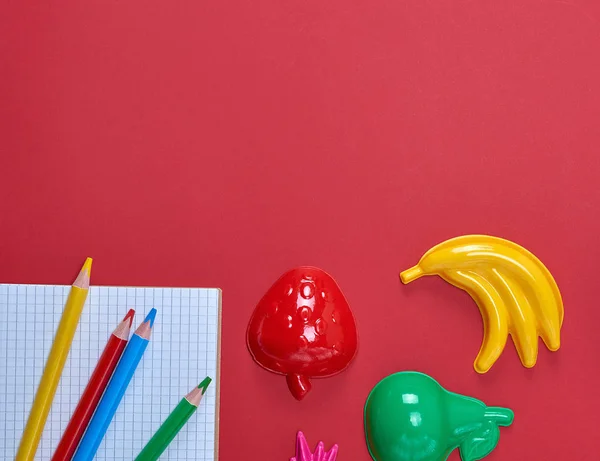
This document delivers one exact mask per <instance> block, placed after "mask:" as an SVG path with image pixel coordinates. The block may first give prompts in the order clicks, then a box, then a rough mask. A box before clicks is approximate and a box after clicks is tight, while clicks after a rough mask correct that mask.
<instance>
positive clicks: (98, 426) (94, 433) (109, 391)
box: [73, 309, 156, 461]
mask: <svg viewBox="0 0 600 461" xmlns="http://www.w3.org/2000/svg"><path fill="white" fill-rule="evenodd" d="M155 317H156V309H152V310H151V311H150V313H149V314H148V315H147V316H146V318H145V319H144V322H143V323H142V324H141V325H140V326H139V327H138V328H137V330H135V333H134V334H133V336H132V337H131V339H130V340H129V343H128V344H127V347H126V348H125V351H124V352H123V355H122V357H121V360H120V361H119V364H118V365H117V368H116V369H115V372H114V373H113V376H112V378H111V379H110V382H109V383H108V386H106V390H105V391H104V395H103V396H102V399H101V400H100V403H98V407H97V408H96V412H95V413H94V416H93V417H92V420H91V421H90V424H89V426H88V428H87V430H86V431H85V434H84V436H83V438H82V439H81V442H80V443H79V447H78V448H77V452H75V456H74V457H73V461H91V460H92V459H93V458H94V456H95V455H96V451H98V447H99V446H100V442H102V439H103V437H104V434H106V430H107V429H108V426H109V425H110V422H111V421H112V419H113V416H114V415H115V412H116V411H117V408H118V407H119V403H121V399H122V398H123V394H125V391H126V390H127V386H128V385H129V381H131V378H132V376H133V373H134V372H135V369H136V368H137V366H138V364H139V363H140V360H141V359H142V355H144V351H145V350H146V346H148V342H149V340H150V333H151V332H152V326H153V325H154V318H155Z"/></svg>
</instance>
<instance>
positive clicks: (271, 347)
mask: <svg viewBox="0 0 600 461" xmlns="http://www.w3.org/2000/svg"><path fill="white" fill-rule="evenodd" d="M247 343H248V349H249V350H250V353H251V354H252V357H253V358H254V360H255V361H256V362H257V363H258V364H259V365H260V366H262V367H263V368H265V369H267V370H269V371H272V372H275V373H280V374H283V375H285V376H286V378H287V384H288V387H289V389H290V391H291V392H292V395H293V396H294V397H295V398H296V399H298V400H301V399H302V398H304V396H305V395H306V394H307V393H308V392H309V391H310V389H311V383H310V379H309V378H310V377H319V378H323V377H327V376H332V375H334V374H337V373H339V372H340V371H342V370H344V369H345V368H346V367H347V366H348V364H349V363H350V361H351V360H352V359H353V358H354V356H355V354H356V350H357V347H358V335H357V332H356V322H355V321H354V316H353V315H352V311H351V310H350V306H349V305H348V302H347V301H346V298H345V297H344V295H343V294H342V291H341V290H340V288H339V287H338V285H337V283H335V281H334V280H333V278H331V276H330V275H329V274H327V273H326V272H324V271H322V270H321V269H317V268H316V267H298V268H296V269H293V270H291V271H289V272H286V273H285V274H283V275H282V276H281V277H280V278H279V280H277V281H276V282H275V284H274V285H273V286H272V287H271V288H270V289H269V291H268V292H267V293H266V294H265V295H264V296H263V298H262V299H261V300H260V302H259V303H258V305H257V306H256V309H255V310H254V313H253V314H252V318H251V319H250V323H249V325H248V331H247Z"/></svg>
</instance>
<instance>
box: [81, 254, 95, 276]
mask: <svg viewBox="0 0 600 461" xmlns="http://www.w3.org/2000/svg"><path fill="white" fill-rule="evenodd" d="M92 262H93V259H92V258H86V259H85V262H84V263H83V267H82V268H81V272H85V273H86V274H87V275H88V277H89V276H90V275H91V274H92Z"/></svg>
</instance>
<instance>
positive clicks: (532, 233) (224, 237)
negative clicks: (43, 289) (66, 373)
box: [0, 0, 600, 461]
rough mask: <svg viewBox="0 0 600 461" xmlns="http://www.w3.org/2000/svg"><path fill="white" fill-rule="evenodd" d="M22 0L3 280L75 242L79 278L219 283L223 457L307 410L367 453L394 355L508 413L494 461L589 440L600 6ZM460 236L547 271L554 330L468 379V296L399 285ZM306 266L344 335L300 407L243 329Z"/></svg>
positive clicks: (279, 431) (67, 252) (282, 447)
mask: <svg viewBox="0 0 600 461" xmlns="http://www.w3.org/2000/svg"><path fill="white" fill-rule="evenodd" d="M31 3H32V2H3V5H2V7H1V13H0V63H1V70H0V82H1V84H0V149H1V173H0V233H1V235H0V280H2V281H9V282H31V283H70V282H71V281H72V279H73V277H74V276H75V274H76V272H77V269H78V268H79V266H80V265H81V263H82V262H83V259H84V257H85V256H87V255H90V256H93V257H94V258H95V263H94V269H93V282H94V283H95V284H123V285H138V284H139V285H176V286H181V285H183V286H219V287H222V288H223V290H224V298H223V345H222V384H221V390H222V394H221V397H222V400H221V444H220V451H221V460H222V461H234V460H239V459H244V460H252V461H254V460H257V461H258V460H274V461H283V460H286V459H288V458H289V457H290V456H291V455H292V454H293V447H294V436H295V432H296V430H298V429H302V430H304V431H305V432H306V434H307V437H308V438H309V439H310V441H311V443H316V442H317V441H318V440H319V439H324V440H325V441H326V443H327V444H328V445H330V444H331V443H334V442H337V443H339V444H340V456H339V458H340V461H348V460H353V461H354V460H359V461H361V460H367V459H368V454H367V450H366V447H365V443H364V438H363V429H362V407H363V402H364V400H365V398H366V396H367V394H368V392H369V390H370V389H371V387H372V386H373V385H374V384H375V383H376V382H377V381H378V380H380V379H381V378H383V377H384V376H385V375H387V374H389V373H392V372H395V371H399V370H406V369H417V370H421V371H423V372H426V373H429V374H431V375H433V376H434V377H435V378H437V379H438V380H439V381H440V382H441V383H442V384H443V385H444V386H445V387H446V388H448V389H450V390H454V391H457V392H460V393H466V394H470V395H473V396H476V397H479V398H481V399H482V400H484V401H486V402H487V403H489V404H492V405H506V406H510V407H512V408H513V409H514V410H515V413H516V419H515V423H514V425H513V426H512V427H511V428H508V429H502V436H501V441H500V445H499V447H498V449H497V450H496V451H495V452H494V453H493V454H492V455H491V456H490V457H489V458H488V459H490V461H491V460H509V459H510V460H542V459H543V460H546V461H562V460H565V459H569V460H578V461H581V460H596V459H598V457H599V456H600V454H599V452H600V438H598V425H597V415H598V413H599V412H600V393H599V392H598V389H599V388H600V371H599V368H598V360H599V353H600V346H599V341H598V336H597V330H598V324H599V322H600V309H599V306H598V301H597V298H596V297H595V296H594V286H596V285H597V284H598V283H599V277H600V276H599V275H598V273H597V270H596V268H597V265H596V264H597V261H598V256H599V244H598V243H597V242H598V234H599V230H600V225H599V222H598V205H599V199H600V192H599V189H598V186H597V184H596V181H597V180H598V178H599V177H600V64H599V62H600V7H599V4H598V2H596V1H594V0H573V1H571V0H569V1H541V0H536V1H532V0H518V1H516V0H508V1H497V0H482V1H472V0H469V1H465V0H452V1H439V0H429V1H427V0H425V1H423V0H418V1H416V0H414V1H413V0H407V1H401V0H393V1H391V0H364V1H348V0H329V1H326V2H324V1H317V0H308V1H307V0H302V1H298V0H290V1H281V0H279V1H275V0H257V1H252V2H251V1H244V0H236V1H233V0H219V1H170V2H168V1H152V0H150V1H148V0H144V1H139V0H129V1H121V2H116V1H105V0H103V1H85V2H80V1H74V0H73V1H63V2H54V3H55V4H53V5H52V6H49V5H45V4H39V3H40V2H33V4H31ZM46 3H47V2H46ZM473 232H483V233H491V234H495V235H499V236H503V237H506V238H509V239H512V240H515V241H517V242H519V243H521V244H523V245H524V246H526V247H528V248H529V249H531V250H532V251H533V252H534V253H535V254H537V255H538V256H539V257H540V258H541V259H542V260H543V261H544V262H545V263H546V264H547V266H548V267H549V268H550V270H551V271H552V272H553V273H554V275H555V277H556V279H557V281H558V283H559V286H560V288H561V290H562V293H563V296H564V301H565V311H566V316H565V323H564V327H563V347H562V349H561V350H560V351H559V352H558V353H549V352H548V351H547V350H545V349H544V350H541V352H540V356H539V361H538V364H537V366H536V367H535V368H534V369H533V370H526V369H524V368H523V367H522V366H521V365H520V363H519V361H518V358H517V355H516V353H515V351H514V348H513V347H512V345H510V346H509V347H507V349H506V351H505V352H504V354H503V355H502V357H501V359H500V360H499V362H498V363H497V364H496V365H495V366H494V367H493V369H492V370H491V371H490V372H489V373H488V374H486V375H484V376H479V375H477V374H476V373H475V372H474V371H473V369H472V361H473V359H474V357H475V355H476V354H477V351H478V348H479V344H480V341H481V336H482V326H481V320H480V316H479V313H478V312H477V308H476V306H475V304H474V303H473V302H472V300H470V299H469V297H468V296H467V295H466V294H464V293H462V292H461V291H459V290H457V289H455V288H453V287H451V286H449V285H447V284H445V283H444V282H442V281H441V280H439V279H435V278H431V279H424V280H420V281H418V282H416V283H414V284H412V285H410V286H407V287H405V286H402V285H401V284H400V282H399V279H398V272H399V270H400V269H402V268H406V267H408V266H410V265H412V264H413V263H415V262H416V261H417V259H418V258H419V256H420V255H421V254H422V252H424V251H425V250H427V249H428V248H429V247H430V246H432V245H433V244H436V243H438V242H439V241H441V240H444V239H446V238H449V237H452V236H456V235H459V234H464V233H473ZM301 264H312V265H317V266H320V267H322V268H323V269H325V270H327V271H328V272H330V273H331V274H332V275H333V276H334V277H335V278H336V279H337V281H338V282H339V284H340V285H341V287H342V289H343V290H344V291H345V293H346V296H347V298H348V300H349V302H350V303H351V305H352V307H353V310H354V313H355V315H356V318H357V322H358V326H359V332H360V340H361V345H360V350H359V353H358V356H357V358H356V360H355V362H354V363H353V365H352V367H351V368H350V369H349V370H348V371H347V372H345V373H343V374H341V375H338V376H337V377H335V378H333V379H327V380H320V381H316V382H315V383H314V388H313V391H312V392H311V393H310V394H309V396H308V397H307V398H306V400H305V401H303V402H301V403H299V402H296V401H294V399H293V398H292V397H291V395H290V394H289V392H288V390H287V389H286V385H285V382H284V379H283V378H282V377H279V376H276V375H272V374H270V373H267V372H265V371H263V370H262V369H260V368H259V367H258V366H256V365H255V364H254V363H253V362H252V360H251V359H250V356H249V354H248V352H247V351H246V348H245V338H244V334H245V328H246V324H247V321H248V318H249V316H250V314H251V312H252V309H253V307H254V305H255V303H256V302H257V301H258V300H259V298H260V297H261V296H262V294H263V293H264V292H265V291H266V290H267V289H268V288H269V286H270V285H271V283H272V282H273V281H274V280H275V279H276V278H277V277H278V276H279V275H280V274H281V273H282V272H284V271H285V270H287V269H289V268H291V267H293V266H296V265H301ZM188 385H189V383H185V385H184V388H185V389H187V387H188ZM182 389H183V388H182ZM451 459H452V460H457V459H458V455H457V454H453V455H452V457H451Z"/></svg>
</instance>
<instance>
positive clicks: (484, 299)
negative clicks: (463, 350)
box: [442, 271, 509, 373]
mask: <svg viewBox="0 0 600 461" xmlns="http://www.w3.org/2000/svg"><path fill="white" fill-rule="evenodd" d="M442 278H443V279H444V280H446V281H447V282H448V283H451V284H452V285H454V286H457V287H459V288H462V289H463V290H465V291H466V292H467V293H469V295H471V297H472V298H473V299H474V300H475V302H476V303H477V306H478V307H479V312H481V318H482V319H483V341H482V343H481V349H480V350H479V354H477V358H476V359H475V362H474V363H473V368H475V371H477V373H485V372H486V371H488V370H489V369H490V368H491V367H492V365H493V364H494V363H496V360H498V357H500V354H502V351H503V350H504V346H505V345H506V340H507V338H508V334H509V329H508V324H509V320H508V312H507V311H506V306H505V305H504V300H503V299H502V298H501V297H500V294H499V293H498V290H496V288H494V286H493V285H492V284H491V283H490V282H488V281H487V280H486V279H485V278H483V277H482V276H481V275H479V274H477V273H476V272H472V271H447V272H445V273H444V274H442Z"/></svg>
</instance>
